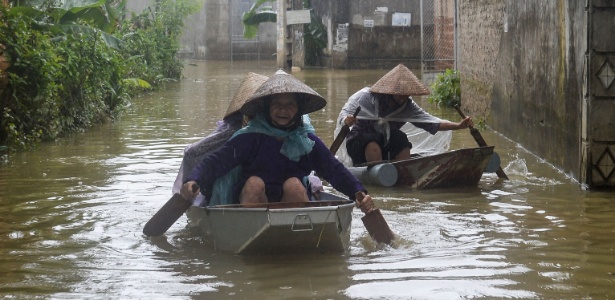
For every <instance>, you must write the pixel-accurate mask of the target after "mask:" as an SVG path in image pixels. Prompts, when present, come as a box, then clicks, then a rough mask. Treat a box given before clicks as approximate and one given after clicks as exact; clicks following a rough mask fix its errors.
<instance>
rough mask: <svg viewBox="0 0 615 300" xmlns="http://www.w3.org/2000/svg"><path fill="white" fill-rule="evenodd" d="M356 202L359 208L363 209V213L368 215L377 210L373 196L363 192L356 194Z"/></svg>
mask: <svg viewBox="0 0 615 300" xmlns="http://www.w3.org/2000/svg"><path fill="white" fill-rule="evenodd" d="M355 201H356V202H357V206H358V207H359V208H360V209H361V211H362V212H364V213H366V214H367V213H369V212H371V211H372V210H374V209H376V205H374V201H373V200H372V196H370V195H368V194H365V193H364V192H363V191H360V192H357V193H356V194H355Z"/></svg>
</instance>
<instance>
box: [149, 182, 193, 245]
mask: <svg viewBox="0 0 615 300" xmlns="http://www.w3.org/2000/svg"><path fill="white" fill-rule="evenodd" d="M192 189H193V191H194V192H195V193H196V191H197V190H198V189H199V187H198V186H197V185H196V184H195V185H193V186H192ZM190 206H192V202H191V201H188V200H186V199H184V197H182V195H180V194H179V193H175V194H174V195H173V197H171V199H169V201H167V203H165V204H164V205H163V206H162V207H161V208H160V210H158V212H156V214H154V216H153V217H152V218H151V219H149V221H147V223H145V226H144V227H143V233H144V234H145V235H147V236H159V235H163V234H164V233H165V232H167V230H169V228H171V226H173V223H175V222H176V221H177V220H178V219H179V217H181V216H182V215H183V214H184V213H185V212H186V210H188V208H190Z"/></svg>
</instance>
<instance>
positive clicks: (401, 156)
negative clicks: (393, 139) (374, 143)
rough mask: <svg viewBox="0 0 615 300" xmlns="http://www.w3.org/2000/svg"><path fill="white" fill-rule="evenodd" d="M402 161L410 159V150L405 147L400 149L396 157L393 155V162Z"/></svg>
mask: <svg viewBox="0 0 615 300" xmlns="http://www.w3.org/2000/svg"><path fill="white" fill-rule="evenodd" d="M402 159H410V148H408V147H405V148H404V149H401V151H399V153H397V155H395V160H402Z"/></svg>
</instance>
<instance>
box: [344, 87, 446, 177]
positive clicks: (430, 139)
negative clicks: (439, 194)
mask: <svg viewBox="0 0 615 300" xmlns="http://www.w3.org/2000/svg"><path fill="white" fill-rule="evenodd" d="M379 96H380V94H374V93H370V90H369V87H365V88H363V89H361V90H359V91H358V92H356V93H355V94H353V95H352V96H350V98H348V101H347V102H346V104H345V105H344V107H343V108H342V111H341V112H340V114H339V116H338V118H337V123H336V124H337V125H336V128H335V132H334V136H337V134H338V133H339V131H340V129H341V128H342V126H343V125H344V118H346V116H349V115H353V114H354V112H355V110H356V108H357V107H358V106H361V111H360V112H359V115H358V116H357V120H369V121H376V122H374V129H375V130H376V131H378V132H380V133H382V134H383V135H384V136H385V137H386V139H387V140H388V138H389V136H390V126H389V122H406V124H405V125H404V126H402V127H401V129H400V130H402V131H403V132H404V133H406V135H407V136H408V140H409V141H410V142H411V143H412V153H414V154H421V155H427V154H437V153H442V152H445V151H447V150H448V149H449V147H450V141H451V137H452V133H451V131H438V132H433V133H430V132H427V131H425V130H424V129H421V128H418V127H416V126H414V125H412V124H411V123H412V122H417V123H440V122H442V121H443V120H442V119H440V118H437V117H434V116H432V115H430V114H429V113H427V112H425V111H424V110H423V109H422V108H420V107H419V106H418V105H417V104H416V103H415V102H414V101H413V100H412V99H411V98H410V99H408V101H406V103H405V104H404V105H402V106H401V107H400V108H398V109H396V110H394V111H392V112H390V113H388V114H387V115H386V116H383V117H379V111H380V107H379V105H380V102H379V101H378V97H379ZM337 158H338V160H340V161H341V162H342V163H343V164H344V165H346V166H352V160H351V158H350V156H349V155H348V152H347V151H346V141H344V143H342V145H341V146H340V149H339V150H338V152H337Z"/></svg>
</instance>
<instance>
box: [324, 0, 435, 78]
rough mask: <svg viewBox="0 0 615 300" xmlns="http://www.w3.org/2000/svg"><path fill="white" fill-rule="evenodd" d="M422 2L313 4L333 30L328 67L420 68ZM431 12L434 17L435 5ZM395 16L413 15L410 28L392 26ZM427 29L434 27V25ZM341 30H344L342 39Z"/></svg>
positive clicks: (359, 0) (364, 0)
mask: <svg viewBox="0 0 615 300" xmlns="http://www.w3.org/2000/svg"><path fill="white" fill-rule="evenodd" d="M420 2H421V1H420V0H394V1H383V0H379V1H374V0H352V1H348V0H341V1H313V2H312V5H313V7H314V10H315V13H316V14H317V15H318V16H320V17H321V18H322V21H323V23H324V24H325V25H327V28H328V29H329V46H328V47H327V49H326V51H325V53H326V54H327V55H328V58H327V66H328V67H333V68H383V69H388V68H392V67H394V66H395V65H397V64H398V63H404V64H406V65H407V66H408V67H411V68H420V59H421V35H420V22H421V19H420ZM426 2H429V3H432V2H431V1H426ZM379 8H380V9H379ZM427 11H428V13H429V14H432V15H433V5H432V8H431V9H430V8H429V7H427ZM393 13H410V14H411V24H410V26H408V27H394V26H392V25H391V24H392V16H393ZM365 21H367V22H368V23H372V22H373V27H366V26H365ZM427 26H433V23H432V24H428V25H427ZM340 31H343V33H341V36H342V37H340Z"/></svg>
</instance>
